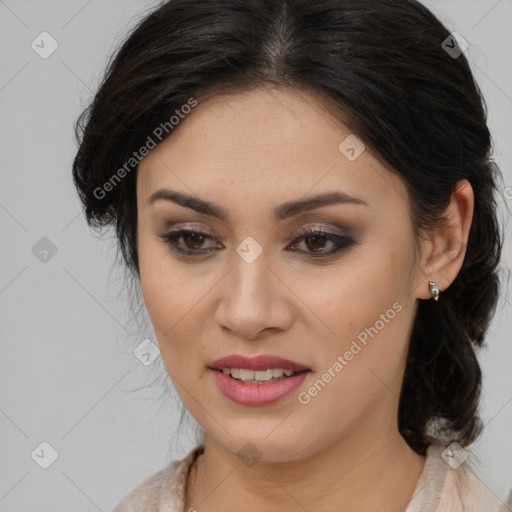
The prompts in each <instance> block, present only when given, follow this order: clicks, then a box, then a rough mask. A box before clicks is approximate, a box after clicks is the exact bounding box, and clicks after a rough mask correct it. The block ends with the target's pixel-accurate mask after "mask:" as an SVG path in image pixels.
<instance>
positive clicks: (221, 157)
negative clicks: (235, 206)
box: [137, 89, 406, 206]
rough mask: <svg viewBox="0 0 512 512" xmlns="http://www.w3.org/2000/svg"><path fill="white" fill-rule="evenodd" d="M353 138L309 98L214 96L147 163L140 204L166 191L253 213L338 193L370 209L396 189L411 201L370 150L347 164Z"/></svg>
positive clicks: (263, 93) (276, 93) (293, 94)
mask: <svg viewBox="0 0 512 512" xmlns="http://www.w3.org/2000/svg"><path fill="white" fill-rule="evenodd" d="M350 137H353V135H352V134H351V133H350V131H349V130H348V128H347V127H346V126H345V125H344V124H343V123H342V122H341V121H340V119H339V117H335V116H334V115H333V114H332V113H331V111H329V110H328V108H327V107H326V106H325V104H324V103H322V102H321V101H320V100H319V99H318V98H317V97H315V96H314V95H311V94H309V93H304V92H299V91H295V90H290V89H284V90H283V89H274V90H268V89H255V90H251V91H247V92H243V93H240V94H230V95H222V96H215V97H213V98H209V99H208V100H206V101H204V102H200V101H199V102H198V105H197V106H196V107H195V108H194V109H193V110H192V111H191V112H190V114H188V115H187V116H186V117H185V118H184V119H183V120H181V121H180V124H179V126H177V127H176V128H175V129H174V131H173V133H172V134H171V135H170V136H169V137H167V138H166V139H165V140H164V141H163V142H161V143H159V144H158V145H157V146H156V147H155V148H154V149H153V150H151V151H150V153H149V155H147V156H146V157H144V158H143V160H142V161H141V163H140V164H139V169H138V172H137V195H138V201H143V200H146V199H147V198H148V197H149V196H150V195H151V194H153V193H154V192H155V191H156V190H158V189H159V188H161V187H167V188H171V189H173V190H179V191H183V192H184V193H187V194H189V195H190V194H192V195H194V194H197V195H198V196H200V197H204V198H208V199H211V200H212V201H214V202H216V203H220V204H226V201H227V199H228V198H229V199H230V202H231V203H233V202H237V201H242V202H244V204H245V205H246V206H248V205H249V204H250V203H252V202H254V203H256V204H258V203H260V204H263V203H265V204H267V203H268V202H269V201H271V202H275V203H276V204H277V203H280V202H283V201H286V200H290V199H291V198H293V199H296V198H299V197H301V196H305V195H306V194H308V193H312V194H313V193H315V194H316V193H322V192H328V191H334V190H339V191H342V192H345V193H347V194H351V195H354V196H358V197H361V198H362V199H363V200H365V201H367V202H368V203H372V202H373V203H374V202H375V201H384V202H385V200H386V198H388V199H390V194H389V189H390V188H391V189H393V191H394V193H395V194H398V195H399V197H402V199H403V198H405V197H406V195H405V187H404V186H403V184H402V182H401V180H400V179H399V177H398V176H396V175H395V174H394V173H391V172H390V171H388V170H387V169H386V168H385V167H384V166H383V165H382V164H381V163H380V162H379V161H378V160H377V159H376V158H375V157H374V156H373V155H372V154H371V153H370V151H369V150H368V149H367V148H366V149H365V150H364V151H363V152H362V153H361V154H360V156H359V157H358V158H356V159H355V160H349V159H348V158H347V156H346V154H345V153H343V152H342V151H341V150H340V144H342V148H343V147H344V146H343V143H344V141H346V140H349V141H352V139H351V138H350ZM347 138H348V139H347ZM356 149H358V148H356ZM358 150H360V148H359V149H358ZM395 199H396V198H395Z"/></svg>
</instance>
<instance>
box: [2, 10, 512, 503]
mask: <svg viewBox="0 0 512 512" xmlns="http://www.w3.org/2000/svg"><path fill="white" fill-rule="evenodd" d="M425 3H426V4H427V5H428V6H429V7H431V8H433V9H434V11H435V12H436V14H437V15H438V16H439V17H440V18H441V19H442V21H444V22H445V23H446V24H447V25H448V26H449V27H450V28H451V29H452V30H456V31H457V32H459V33H460V34H462V35H463V36H464V38H465V39H467V40H468V41H469V43H470V46H469V49H468V50H467V52H466V55H467V57H468V58H469V60H470V62H471V65H472V67H473V70H474V72H475V75H476V78H477V80H478V82H479V84H480V86H481V88H482V90H483V93H484V96H485V97H486V100H487V104H488V107H489V125H490V128H491V131H492V132H493V136H494V139H495V143H496V150H495V158H496V159H497V161H498V163H499V164H500V166H501V168H502V170H503V173H504V175H505V182H506V186H507V187H509V188H507V189H506V190H505V191H504V193H506V194H507V198H508V199H507V201H506V202H507V203H508V205H509V207H510V206H511V204H512V165H511V163H512V155H511V151H512V150H511V148H512V144H511V142H512V140H511V139H512V137H511V135H512V130H511V121H510V120H511V115H512V72H511V64H512V59H511V56H512V55H511V50H512V40H511V33H512V0H500V1H495V0H492V1H491V0H490V1H483V0H480V1H471V2H468V1H463V0H451V1H442V2H441V1H437V2H436V1H428V2H425ZM154 5H156V2H155V1H150V0H145V1H144V0H109V1H108V2H105V1H103V2H100V1H99V0H90V1H86V0H66V1H64V0H61V1H57V0H55V1H35V0H33V1H29V0H0V44H1V48H2V52H1V57H0V59H1V65H0V116H1V117H0V119H1V123H0V147H1V151H0V169H1V170H0V226H1V229H2V241H1V266H0V312H1V313H0V314H1V318H0V322H1V323H0V335H1V339H2V357H1V358H0V433H1V436H0V454H1V455H0V512H3V511H9V512H18V511H20V512H21V511H23V512H29V511H38V512H39V511H41V512H42V511H50V510H51V511H52V512H59V511H65V510H66V511H69V510H74V511H75V512H85V511H97V510H101V511H108V510H111V509H112V508H113V507H114V506H115V505H116V504H117V503H118V501H119V500H120V499H121V497H122V496H124V495H125V494H126V493H127V492H128V491H130V490H131V489H132V488H134V487H135V486H136V485H138V484H139V483H140V482H141V481H142V480H143V479H145V478H146V477H148V476H149V475H151V474H152V473H154V472H155V471H157V470H159V469H161V468H163V467H164V466H165V465H167V464H168V463H169V462H170V461H171V460H173V459H177V458H181V457H182V456H184V455H185V454H186V453H187V452H188V450H190V449H191V448H192V447H193V445H194V438H193V437H192V428H191V427H190V426H189V427H187V426H185V428H184V431H183V435H182V436H181V438H180V439H181V441H180V442H178V441H177V439H178V438H177V432H176V426H177V420H178V409H179V406H178V405H179V402H178V401H177V400H176V397H175V396H174V397H173V396H171V397H170V398H169V397H168V396H166V393H167V391H168V387H167V388H166V382H167V379H166V376H165V375H164V369H163V366H162V364H161V360H160V359H159V358H157V359H156V361H155V362H154V363H153V364H151V365H149V366H145V365H143V364H142V363H141V362H140V361H139V360H138V359H137V358H136V357H134V355H133V353H132V349H133V347H134V346H137V345H138V344H139V343H140V342H141V341H142V340H143V339H144V338H145V337H146V336H145V335H143V334H141V335H140V337H139V335H135V336H133V335H130V333H131V332H132V326H131V325H130V322H129V319H130V315H131V313H130V311H129V308H128V305H127V301H126V300H125V296H124V295H123V290H122V288H121V283H122V281H121V278H120V275H119V274H116V273H111V268H112V264H113V261H114V254H115V245H114V240H113V237H112V235H111V234H106V235H105V236H104V237H99V236H97V235H96V234H94V233H93V232H91V231H90V230H89V229H88V228H87V227H86V224H85V221H84V220H83V218H82V216H81V214H80V206H79V203H78V199H77V196H76V193H75V190H74V188H73V185H72V181H71V170H70V169H71V162H72V158H73V155H74V152H75V142H74V137H73V122H74V121H75V119H76V117H77V115H78V114H79V113H80V112H81V110H82V108H83V107H84V106H85V104H86V103H87V101H88V100H89V99H90V98H91V97H92V94H93V91H94V90H95V87H96V86H97V85H98V80H99V77H100V75H101V72H102V70H103V67H104V65H105V63H106V60H107V58H108V56H109V55H110V53H111V52H112V51H113V50H114V49H115V48H116V45H117V44H118V43H119V41H120V40H121V39H122V38H123V37H124V34H125V33H126V32H127V31H128V30H129V29H130V28H131V27H133V26H134V24H135V23H136V22H137V20H138V19H140V17H141V16H142V15H143V14H144V13H145V12H146V11H147V10H148V9H150V8H151V7H152V6H154ZM43 31H47V32H49V33H50V34H51V36H52V37H53V38H54V39H55V40H56V41H57V43H58V45H59V46H58V48H57V50H56V51H55V52H54V53H53V54H52V55H51V56H50V57H48V58H47V59H43V58H41V57H40V56H39V55H38V54H37V53H36V52H35V51H34V50H33V49H32V47H31V43H32V41H33V40H35V39H36V37H37V36H38V35H39V34H40V33H41V32H43ZM46 48H48V46H46ZM502 210H503V211H504V209H502ZM506 220H507V222H510V221H509V218H508V217H507V218H506ZM507 230H508V231H509V232H510V231H511V230H510V223H508V224H507ZM43 237H47V238H48V239H49V240H50V241H51V244H53V245H52V247H53V246H54V247H55V249H56V250H57V252H56V254H54V255H52V252H51V249H50V252H49V253H48V255H47V256H46V259H47V261H46V262H43V261H40V258H41V257H44V253H42V252H38V251H35V252H36V254H34V252H33V247H34V246H36V248H39V251H41V250H42V249H41V247H42V248H43V249H44V248H45V247H46V248H48V245H49V242H48V241H47V240H43V241H40V240H41V239H42V238H43ZM38 243H39V244H42V245H41V246H39V245H36V244H38ZM504 257H505V262H504V263H505V264H506V265H507V266H510V262H511V261H512V257H511V240H510V239H508V240H507V244H506V247H505V255H504ZM505 294H506V295H504V297H503V299H502V301H501V303H500V305H499V308H498V312H497V315H496V317H495V320H494V322H493V324H492V326H491V329H490V332H489V337H488V344H489V346H490V350H485V351H483V352H482V353H481V361H482V364H483V370H484V375H485V380H484V396H483V411H482V412H483V419H484V421H485V423H487V426H486V429H485V432H484V435H483V436H482V438H481V440H480V441H479V442H478V443H477V444H476V445H475V447H474V454H475V456H476V455H478V456H479V459H480V460H481V462H482V471H483V475H484V479H485V483H486V485H487V486H488V487H489V488H490V489H491V490H492V491H493V492H495V493H496V494H497V495H498V496H500V497H502V499H503V498H504V497H505V496H506V494H507V492H508V489H509V487H512V463H511V460H512V441H511V436H510V431H511V428H510V427H511V425H512V383H511V376H510V375H511V368H510V366H511V362H512V344H511V343H510V333H511V331H512V306H511V302H512V301H511V300H510V292H509V290H508V289H506V290H505ZM146 332H147V335H148V336H150V337H151V335H152V331H151V329H150V328H149V329H148V330H147V331H146ZM153 339H154V338H153ZM162 376H163V380H162ZM139 388H140V389H139ZM187 433H188V435H186V434H187ZM43 441H46V442H48V443H49V444H50V445H51V446H52V447H53V448H54V449H55V450H56V452H57V453H58V458H57V460H56V461H55V462H54V463H53V464H52V465H51V466H50V467H49V468H48V469H42V468H41V467H40V465H39V464H40V463H44V461H45V460H46V461H49V460H50V459H49V457H50V456H51V453H50V451H49V449H47V448H44V447H43V448H41V447H40V444H41V442H43ZM41 449H42V450H43V451H41ZM34 450H36V451H35V454H34V457H32V456H31V454H32V453H33V452H34ZM472 453H473V452H472ZM36 461H38V462H39V464H38V463H36Z"/></svg>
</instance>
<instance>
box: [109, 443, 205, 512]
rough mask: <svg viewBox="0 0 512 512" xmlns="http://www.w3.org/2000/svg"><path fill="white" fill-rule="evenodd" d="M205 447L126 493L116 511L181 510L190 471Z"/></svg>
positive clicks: (153, 511) (195, 449)
mask: <svg viewBox="0 0 512 512" xmlns="http://www.w3.org/2000/svg"><path fill="white" fill-rule="evenodd" d="M203 450H204V447H203V446H197V447H196V448H194V449H193V450H192V451H190V452H189V453H188V455H187V456H186V457H185V458H183V459H181V460H175V461H173V462H171V463H170V464H169V465H168V466H167V467H166V468H164V469H162V470H160V471H157V472H156V473H154V474H153V475H151V476H150V477H149V478H147V479H146V480H144V481H143V482H142V483H141V484H139V485H138V486H137V487H136V488H135V489H133V491H131V492H130V493H129V494H128V495H126V496H125V497H124V498H123V499H122V500H121V501H120V502H119V504H118V505H117V506H116V508H115V509H114V510H113V512H161V511H163V510H165V512H181V511H182V509H183V500H184V493H185V485H186V481H187V475H188V472H189V470H190V467H191V466H192V463H193V462H194V460H195V459H196V458H197V457H198V456H199V455H200V454H201V453H202V452H203Z"/></svg>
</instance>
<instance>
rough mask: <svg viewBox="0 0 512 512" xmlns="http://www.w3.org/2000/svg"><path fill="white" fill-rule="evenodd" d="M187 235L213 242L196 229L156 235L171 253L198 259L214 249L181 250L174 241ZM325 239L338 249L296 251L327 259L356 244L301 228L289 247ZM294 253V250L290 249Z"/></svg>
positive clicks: (323, 231)
mask: <svg viewBox="0 0 512 512" xmlns="http://www.w3.org/2000/svg"><path fill="white" fill-rule="evenodd" d="M189 234H197V235H201V236H204V237H205V239H210V240H214V237H213V236H211V235H209V234H208V233H205V232H204V231H200V230H196V229H178V230H175V231H170V232H168V233H164V234H162V235H158V237H159V238H162V239H163V243H164V244H166V245H167V246H168V247H169V249H170V250H171V251H173V252H176V253H179V254H184V255H187V256H192V257H199V256H203V255H205V254H208V253H210V252H212V251H213V250H214V249H210V250H206V251H205V250H203V251H191V250H183V249H181V248H180V247H178V245H177V243H176V241H177V240H179V239H180V238H182V237H183V236H185V235H189ZM314 237H319V238H325V239H326V240H327V241H330V242H333V243H335V244H336V245H337V246H338V248H337V249H334V250H332V251H330V252H328V253H317V254H315V253H314V252H313V251H300V250H299V251H297V252H301V253H304V257H305V258H328V257H330V256H333V255H334V254H335V253H337V252H339V251H342V250H344V249H348V248H349V247H351V246H352V245H354V244H355V243H356V242H355V240H354V238H352V237H351V236H350V235H339V234H336V233H332V232H330V231H327V230H325V229H324V228H316V229H308V228H303V229H299V230H298V231H297V232H296V233H295V234H294V237H293V239H292V244H291V245H296V244H297V242H298V241H301V240H304V239H306V238H314ZM292 250H293V251H295V250H296V249H292Z"/></svg>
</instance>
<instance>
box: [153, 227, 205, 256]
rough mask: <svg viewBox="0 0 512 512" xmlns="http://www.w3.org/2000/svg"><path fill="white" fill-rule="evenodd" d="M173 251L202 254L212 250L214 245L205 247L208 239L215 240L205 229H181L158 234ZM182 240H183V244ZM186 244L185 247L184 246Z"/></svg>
mask: <svg viewBox="0 0 512 512" xmlns="http://www.w3.org/2000/svg"><path fill="white" fill-rule="evenodd" d="M158 236H159V238H162V239H163V241H164V243H165V244H167V245H168V246H169V248H170V249H171V250H172V251H175V252H178V253H181V254H188V255H190V256H200V255H203V254H207V253H209V252H211V251H212V250H213V249H214V248H215V246H214V247H210V248H204V244H205V242H206V241H207V240H213V237H211V236H210V235H208V234H206V233H204V232H203V231H199V230H195V229H179V230H176V231H171V232H168V233H164V234H162V235H158ZM180 242H183V244H181V243H180ZM183 245H184V247H183Z"/></svg>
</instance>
